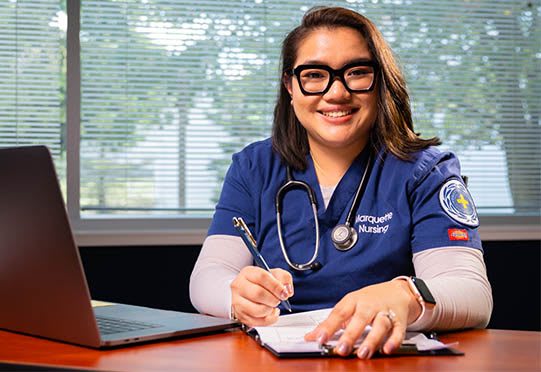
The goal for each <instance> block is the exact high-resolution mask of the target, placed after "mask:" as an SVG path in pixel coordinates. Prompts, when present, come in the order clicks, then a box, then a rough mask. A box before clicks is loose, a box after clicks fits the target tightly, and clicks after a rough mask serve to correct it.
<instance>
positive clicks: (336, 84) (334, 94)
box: [325, 76, 351, 99]
mask: <svg viewBox="0 0 541 372" xmlns="http://www.w3.org/2000/svg"><path fill="white" fill-rule="evenodd" d="M350 96H351V93H350V92H349V90H347V89H346V86H345V85H344V83H343V82H342V80H340V78H339V77H338V76H336V77H335V78H334V80H333V82H332V83H331V87H330V88H329V90H328V91H327V93H325V98H327V99H344V98H349V97H350Z"/></svg>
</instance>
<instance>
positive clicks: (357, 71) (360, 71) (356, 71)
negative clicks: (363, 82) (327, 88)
mask: <svg viewBox="0 0 541 372" xmlns="http://www.w3.org/2000/svg"><path fill="white" fill-rule="evenodd" d="M372 72H373V71H372V69H370V68H366V67H356V68H353V69H351V70H349V71H348V73H347V75H348V76H352V77H358V76H365V75H368V74H371V73H372Z"/></svg>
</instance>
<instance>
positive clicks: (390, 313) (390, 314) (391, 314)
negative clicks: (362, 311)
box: [378, 309, 396, 327]
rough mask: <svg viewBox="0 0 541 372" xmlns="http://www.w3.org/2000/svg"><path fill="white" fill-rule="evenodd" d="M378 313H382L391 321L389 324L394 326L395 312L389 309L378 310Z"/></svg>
mask: <svg viewBox="0 0 541 372" xmlns="http://www.w3.org/2000/svg"><path fill="white" fill-rule="evenodd" d="M378 314H381V315H383V316H384V317H386V318H387V319H389V320H390V321H391V326H392V327H394V325H395V321H396V313H395V312H394V311H392V310H391V309H389V310H388V311H380V312H379V313H378Z"/></svg>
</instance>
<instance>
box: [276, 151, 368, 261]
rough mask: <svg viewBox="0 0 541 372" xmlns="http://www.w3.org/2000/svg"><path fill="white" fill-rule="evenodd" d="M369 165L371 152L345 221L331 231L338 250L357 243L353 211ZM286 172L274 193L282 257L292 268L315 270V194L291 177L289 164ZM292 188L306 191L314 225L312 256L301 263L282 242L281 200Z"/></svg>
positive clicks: (317, 223)
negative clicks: (291, 258)
mask: <svg viewBox="0 0 541 372" xmlns="http://www.w3.org/2000/svg"><path fill="white" fill-rule="evenodd" d="M371 167H372V154H370V156H369V157H368V162H367V163H366V167H365V168H364V173H363V176H362V178H361V182H359V186H358V187H357V192H356V193H355V197H354V199H353V204H352V205H351V208H350V209H349V212H348V215H347V217H346V220H345V222H344V223H341V224H338V225H336V226H335V227H334V228H333V230H332V232H331V240H332V242H333V244H334V247H335V248H336V249H338V250H339V251H343V252H345V251H347V250H350V249H351V248H352V247H353V246H354V245H355V243H357V239H358V234H357V231H355V229H354V228H353V224H354V218H355V211H356V210H357V209H358V208H359V205H360V203H361V199H362V195H363V193H364V190H365V188H366V184H367V181H368V179H367V175H368V174H369V173H370V168H371ZM286 174H287V179H286V182H285V183H284V184H283V185H282V186H281V187H280V189H279V190H278V192H277V193H276V225H277V228H278V241H279V242H280V248H281V249H282V253H283V255H284V258H285V260H286V262H287V264H288V265H289V267H291V268H292V269H293V270H296V271H306V270H314V271H317V270H319V269H321V267H322V264H321V263H320V262H318V261H316V258H317V255H318V253H319V221H318V218H317V202H316V196H315V193H314V190H313V189H312V188H311V187H310V185H308V184H307V183H306V182H303V181H297V180H294V179H293V176H292V175H291V169H290V167H289V166H288V167H287V168H286ZM293 189H301V190H304V191H306V193H307V195H308V199H309V200H310V205H311V206H312V213H313V214H314V221H315V225H316V226H315V230H316V243H315V248H314V254H313V255H312V258H310V260H308V261H307V262H306V263H302V264H299V263H295V262H292V261H291V260H290V259H289V255H288V254H287V250H286V247H285V244H284V239H283V236H282V220H281V218H280V215H281V211H282V200H283V199H284V196H285V194H286V193H287V192H288V191H290V190H293Z"/></svg>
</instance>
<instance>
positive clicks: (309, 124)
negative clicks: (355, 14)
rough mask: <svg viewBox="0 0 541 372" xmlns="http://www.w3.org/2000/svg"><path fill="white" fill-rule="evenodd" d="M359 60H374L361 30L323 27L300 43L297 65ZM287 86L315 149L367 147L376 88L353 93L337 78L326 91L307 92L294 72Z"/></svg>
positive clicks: (338, 65)
mask: <svg viewBox="0 0 541 372" xmlns="http://www.w3.org/2000/svg"><path fill="white" fill-rule="evenodd" d="M358 60H369V61H372V55H371V53H370V51H369V49H368V44H367V43H366V40H365V39H364V38H363V37H362V35H361V34H360V33H359V32H358V31H356V30H354V29H351V28H348V27H340V28H334V29H328V28H320V29H316V30H314V31H312V32H311V33H310V34H308V36H307V37H306V38H305V39H304V40H303V41H302V42H301V43H300V47H299V49H298V51H297V59H296V61H295V65H294V67H297V66H299V65H305V64H321V65H327V66H329V67H331V68H333V69H335V70H337V69H340V68H342V67H343V66H345V65H347V64H348V63H351V62H353V61H358ZM286 86H287V89H288V91H289V93H290V94H291V97H292V103H293V108H294V110H295V114H296V116H297V118H298V119H299V121H300V122H301V124H302V125H303V127H304V128H305V129H306V131H307V132H308V142H309V144H310V148H311V150H312V151H314V150H315V147H319V148H321V149H323V150H324V149H329V148H331V149H340V150H341V151H347V152H349V151H351V152H354V153H358V152H359V151H360V150H362V149H363V148H364V146H365V145H366V143H367V142H368V138H369V133H370V129H371V127H372V124H373V123H374V121H375V119H376V115H377V110H376V107H377V104H376V98H377V93H376V89H374V90H372V91H369V92H364V93H350V92H349V91H348V90H347V89H346V88H345V87H344V85H343V83H342V81H341V80H339V79H336V80H335V81H334V82H333V84H332V86H331V87H330V89H329V90H328V91H327V92H326V93H325V94H323V95H304V94H303V93H302V91H301V90H300V87H299V83H298V81H297V78H296V77H295V76H293V77H291V78H290V79H289V80H288V81H287V83H286Z"/></svg>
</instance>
